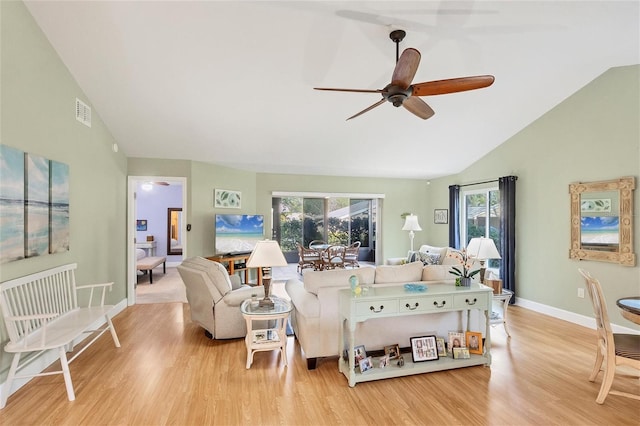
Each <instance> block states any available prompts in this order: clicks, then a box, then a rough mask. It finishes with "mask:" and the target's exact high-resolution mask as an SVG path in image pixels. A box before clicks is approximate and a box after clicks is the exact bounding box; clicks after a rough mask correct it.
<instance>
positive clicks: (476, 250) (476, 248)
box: [467, 237, 502, 284]
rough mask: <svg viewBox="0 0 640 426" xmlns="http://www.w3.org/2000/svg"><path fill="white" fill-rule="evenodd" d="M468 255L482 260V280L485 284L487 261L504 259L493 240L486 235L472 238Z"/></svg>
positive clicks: (468, 247)
mask: <svg viewBox="0 0 640 426" xmlns="http://www.w3.org/2000/svg"><path fill="white" fill-rule="evenodd" d="M467 255H468V256H469V257H472V258H474V259H477V260H479V261H480V282H481V283H483V284H484V273H485V272H486V270H487V268H486V265H485V262H486V261H487V260H488V259H502V258H501V257H500V253H498V249H497V248H496V244H495V243H494V242H493V240H492V239H491V238H485V237H479V238H472V239H471V241H469V244H467Z"/></svg>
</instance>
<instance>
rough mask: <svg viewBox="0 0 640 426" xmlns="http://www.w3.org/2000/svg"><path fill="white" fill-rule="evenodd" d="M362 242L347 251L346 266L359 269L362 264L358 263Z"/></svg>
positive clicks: (349, 247)
mask: <svg viewBox="0 0 640 426" xmlns="http://www.w3.org/2000/svg"><path fill="white" fill-rule="evenodd" d="M360 244H361V243H360V241H356V242H355V243H353V244H351V245H350V246H348V247H347V248H346V250H345V254H344V266H345V267H347V266H350V267H352V268H359V267H360V264H359V263H358V255H359V253H360Z"/></svg>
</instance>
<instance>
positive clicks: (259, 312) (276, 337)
mask: <svg viewBox="0 0 640 426" xmlns="http://www.w3.org/2000/svg"><path fill="white" fill-rule="evenodd" d="M271 300H273V303H274V307H273V308H271V309H269V308H265V307H260V306H258V301H252V300H251V299H247V300H245V301H244V302H242V305H240V311H241V312H242V316H243V317H244V319H245V320H246V321H247V336H246V337H245V343H246V345H247V369H249V368H250V367H251V364H252V363H253V354H254V353H256V352H260V351H273V350H276V349H279V350H280V357H281V358H282V362H283V363H284V365H287V332H286V325H287V319H288V318H289V313H290V312H291V309H292V306H291V302H290V301H288V300H286V299H282V298H280V297H275V296H271ZM254 321H260V323H259V324H260V327H259V328H257V329H254V328H253V326H254V324H253V322H254Z"/></svg>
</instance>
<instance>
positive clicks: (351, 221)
mask: <svg viewBox="0 0 640 426" xmlns="http://www.w3.org/2000/svg"><path fill="white" fill-rule="evenodd" d="M272 206H273V224H274V227H273V228H274V235H273V238H274V239H275V240H277V241H278V242H279V243H280V247H281V248H282V251H283V252H284V254H285V256H286V257H287V261H288V262H297V256H298V255H297V250H296V243H301V244H302V245H303V246H304V247H309V243H310V242H311V241H314V240H320V241H324V242H326V243H327V244H340V245H345V246H346V245H349V244H353V243H354V242H356V241H360V260H367V261H371V262H374V261H375V244H374V241H375V230H376V226H375V223H376V214H375V213H376V208H377V200H375V199H351V198H347V197H326V198H309V197H274V198H273V199H272Z"/></svg>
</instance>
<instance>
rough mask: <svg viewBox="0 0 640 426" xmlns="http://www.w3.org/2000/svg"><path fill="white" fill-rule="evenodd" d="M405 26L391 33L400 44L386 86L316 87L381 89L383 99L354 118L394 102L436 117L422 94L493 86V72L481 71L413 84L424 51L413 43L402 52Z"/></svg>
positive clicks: (367, 90) (410, 109) (375, 91)
mask: <svg viewBox="0 0 640 426" xmlns="http://www.w3.org/2000/svg"><path fill="white" fill-rule="evenodd" d="M406 34H407V33H406V32H405V31H403V30H393V31H391V33H390V34H389V38H390V39H391V40H392V41H393V42H394V43H395V44H396V67H395V69H394V70H393V75H392V77H391V83H389V84H388V85H387V86H386V87H385V88H384V89H373V90H369V89H336V88H329V87H314V89H315V90H327V91H334V92H357V93H379V94H381V95H382V99H381V100H379V101H378V102H376V103H375V104H373V105H371V106H369V107H367V108H365V109H364V110H362V111H360V112H358V113H357V114H354V115H352V116H351V117H349V118H347V120H351V119H352V118H356V117H358V116H360V115H362V114H364V113H365V112H369V111H371V110H372V109H374V108H376V107H378V106H380V105H382V104H383V103H385V102H390V103H391V104H392V105H393V106H394V107H396V108H397V107H400V106H403V107H404V108H405V109H406V110H407V111H409V112H411V113H412V114H414V115H415V116H417V117H420V118H422V119H423V120H426V119H427V118H430V117H432V116H433V115H434V114H435V112H434V111H433V109H431V107H430V106H429V105H427V103H426V102H425V101H423V100H422V99H420V96H434V95H444V94H447V93H456V92H464V91H467V90H475V89H482V88H484V87H488V86H491V85H492V84H493V82H494V80H495V79H494V77H493V76H492V75H479V76H473V77H459V78H451V79H446V80H435V81H427V82H424V83H416V84H411V82H412V81H413V78H414V77H415V75H416V72H417V71H418V65H419V64H420V57H421V55H420V52H419V51H418V50H417V49H414V48H412V47H409V48H407V49H405V50H404V51H403V52H402V54H401V55H400V42H401V41H402V40H403V39H404V37H405V36H406Z"/></svg>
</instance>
